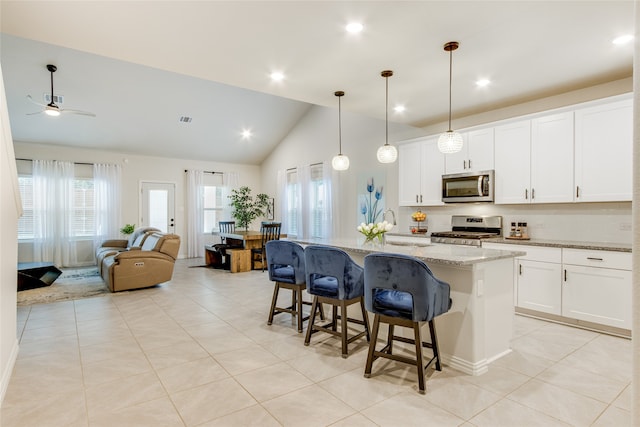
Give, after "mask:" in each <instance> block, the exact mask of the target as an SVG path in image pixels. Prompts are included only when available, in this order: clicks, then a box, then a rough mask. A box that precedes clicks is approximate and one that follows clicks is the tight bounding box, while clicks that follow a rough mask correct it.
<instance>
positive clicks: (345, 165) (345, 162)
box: [331, 90, 349, 171]
mask: <svg viewBox="0 0 640 427" xmlns="http://www.w3.org/2000/svg"><path fill="white" fill-rule="evenodd" d="M334 95H335V96H337V97H338V144H339V150H340V151H339V152H338V155H337V156H335V157H334V158H333V160H331V166H333V168H334V169H335V170H337V171H346V170H347V169H349V158H348V157H347V156H345V155H343V154H342V107H341V104H340V98H342V97H343V96H344V92H343V91H341V90H339V91H337V92H334Z"/></svg>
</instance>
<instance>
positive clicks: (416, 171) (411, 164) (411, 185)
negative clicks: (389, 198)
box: [398, 137, 444, 206]
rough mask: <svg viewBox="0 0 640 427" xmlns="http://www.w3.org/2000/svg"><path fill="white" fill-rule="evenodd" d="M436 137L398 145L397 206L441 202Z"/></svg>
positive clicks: (441, 160)
mask: <svg viewBox="0 0 640 427" xmlns="http://www.w3.org/2000/svg"><path fill="white" fill-rule="evenodd" d="M437 141H438V140H437V137H432V138H426V139H422V140H417V141H414V142H409V143H406V144H399V145H398V153H399V156H398V170H399V177H398V183H399V191H398V193H399V197H398V203H399V205H400V206H438V205H442V204H443V203H442V175H443V174H444V155H443V154H442V153H440V151H439V150H438V144H437Z"/></svg>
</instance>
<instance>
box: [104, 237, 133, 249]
mask: <svg viewBox="0 0 640 427" xmlns="http://www.w3.org/2000/svg"><path fill="white" fill-rule="evenodd" d="M127 244H129V241H128V240H125V239H111V240H105V241H104V242H102V244H101V245H100V247H103V248H105V247H107V248H126V247H127Z"/></svg>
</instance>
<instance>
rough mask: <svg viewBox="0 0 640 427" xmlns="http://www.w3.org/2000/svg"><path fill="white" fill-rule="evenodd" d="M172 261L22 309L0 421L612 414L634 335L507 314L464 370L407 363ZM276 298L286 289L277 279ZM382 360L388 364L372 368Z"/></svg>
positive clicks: (547, 420)
mask: <svg viewBox="0 0 640 427" xmlns="http://www.w3.org/2000/svg"><path fill="white" fill-rule="evenodd" d="M201 263H202V260H201V259H190V260H179V261H178V262H177V263H176V269H175V273H174V279H173V280H172V281H171V282H170V283H167V284H164V285H162V286H159V287H156V288H152V289H145V290H139V291H132V292H124V293H119V294H112V295H108V296H103V297H96V298H89V299H83V300H76V301H68V302H60V303H52V304H45V305H35V306H31V307H19V308H18V337H19V340H20V353H19V356H18V360H17V362H16V366H15V369H14V372H13V376H12V378H11V381H10V384H9V387H8V390H7V394H6V397H5V400H4V403H3V405H2V408H1V418H0V424H1V425H2V426H3V427H27V426H34V427H36V426H37V427H48V426H91V427H94V426H136V427H144V426H153V427H157V426H279V425H285V426H328V425H332V426H375V425H379V426H411V425H416V426H425V425H433V426H466V427H471V426H478V427H481V426H492V427H493V426H568V425H572V426H624V425H630V424H631V416H630V407H631V386H630V382H631V342H630V341H629V340H627V339H623V338H616V337H612V336H608V335H602V334H598V333H595V332H590V331H585V330H581V329H575V328H571V327H567V326H563V325H558V324H554V323H547V322H543V321H539V320H535V319H530V318H527V317H521V316H516V321H515V331H514V340H513V350H514V351H513V352H512V353H511V354H509V355H507V356H506V357H504V358H502V359H500V360H497V361H496V362H494V363H493V364H492V365H491V366H490V369H489V372H488V373H486V374H484V375H481V376H477V377H473V376H468V375H465V374H462V373H460V372H458V371H455V370H453V369H451V368H448V367H446V366H445V367H444V369H443V371H442V372H436V371H432V372H431V374H430V376H429V378H428V380H427V393H426V394H425V395H420V394H418V393H417V383H416V377H415V373H414V372H415V371H414V370H413V369H412V368H410V367H406V366H405V365H401V364H396V363H395V362H387V361H378V362H376V364H375V365H374V376H372V378H369V379H365V378H364V377H363V371H364V361H365V359H366V349H367V345H366V341H364V340H363V342H362V343H359V344H357V345H354V346H353V347H352V348H353V354H351V355H350V356H349V358H348V359H342V357H341V356H340V350H339V348H340V344H339V341H338V340H337V339H336V338H334V337H330V336H328V335H327V334H324V335H325V336H322V334H316V335H314V337H313V339H312V342H311V345H310V346H308V347H305V346H304V345H303V340H304V337H303V334H298V333H297V332H296V330H295V328H294V327H293V324H292V322H291V316H289V315H286V314H282V315H279V316H276V322H274V324H273V325H272V326H267V324H266V319H267V311H268V307H269V304H270V301H271V294H272V291H273V285H272V283H271V282H269V280H268V276H267V273H262V272H260V271H255V272H249V273H243V274H230V273H228V272H225V271H219V270H212V269H207V268H191V267H194V266H196V265H198V264H201ZM282 294H283V298H290V297H289V295H290V293H289V292H287V291H283V292H282ZM382 370H384V374H377V375H376V374H375V373H379V372H381V371H382Z"/></svg>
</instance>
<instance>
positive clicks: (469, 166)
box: [469, 159, 471, 169]
mask: <svg viewBox="0 0 640 427" xmlns="http://www.w3.org/2000/svg"><path fill="white" fill-rule="evenodd" d="M469 169H471V159H469Z"/></svg>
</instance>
